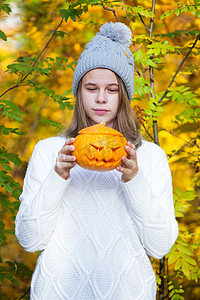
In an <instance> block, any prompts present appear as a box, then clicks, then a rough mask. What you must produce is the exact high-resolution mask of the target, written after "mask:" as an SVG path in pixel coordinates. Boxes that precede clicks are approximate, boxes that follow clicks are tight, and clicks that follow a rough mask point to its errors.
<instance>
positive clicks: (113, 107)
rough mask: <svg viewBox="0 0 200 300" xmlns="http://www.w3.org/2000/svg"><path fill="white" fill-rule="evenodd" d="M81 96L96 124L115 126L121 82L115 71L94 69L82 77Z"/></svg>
mask: <svg viewBox="0 0 200 300" xmlns="http://www.w3.org/2000/svg"><path fill="white" fill-rule="evenodd" d="M81 96H82V101H83V107H84V109H85V113H86V115H87V116H88V117H89V118H90V119H91V120H92V122H93V123H94V124H97V123H101V122H103V121H106V126H109V127H113V121H114V120H115V118H116V116H117V111H118V107H119V84H118V80H117V77H116V75H115V73H114V72H112V71H110V70H108V69H100V68H98V69H93V70H91V71H89V72H88V73H86V74H85V75H84V77H83V79H82V85H81Z"/></svg>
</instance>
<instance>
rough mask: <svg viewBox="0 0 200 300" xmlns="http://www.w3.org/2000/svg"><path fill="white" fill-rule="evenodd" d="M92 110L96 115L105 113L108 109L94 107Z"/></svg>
mask: <svg viewBox="0 0 200 300" xmlns="http://www.w3.org/2000/svg"><path fill="white" fill-rule="evenodd" d="M94 112H95V113H96V114H97V115H105V114H106V113H107V112H108V110H107V109H104V108H96V109H94Z"/></svg>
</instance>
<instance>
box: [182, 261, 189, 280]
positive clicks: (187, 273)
mask: <svg viewBox="0 0 200 300" xmlns="http://www.w3.org/2000/svg"><path fill="white" fill-rule="evenodd" d="M182 270H183V273H184V274H185V276H186V277H189V276H190V268H189V265H188V263H186V262H184V261H183V262H182Z"/></svg>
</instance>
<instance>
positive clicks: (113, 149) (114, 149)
mask: <svg viewBox="0 0 200 300" xmlns="http://www.w3.org/2000/svg"><path fill="white" fill-rule="evenodd" d="M119 148H121V146H119V147H116V148H111V150H112V151H113V152H115V151H116V150H117V149H119Z"/></svg>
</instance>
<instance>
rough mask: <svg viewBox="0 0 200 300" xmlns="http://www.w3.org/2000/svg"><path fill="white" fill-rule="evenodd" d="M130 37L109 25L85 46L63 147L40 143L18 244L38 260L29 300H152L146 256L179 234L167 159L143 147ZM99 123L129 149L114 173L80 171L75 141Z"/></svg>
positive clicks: (56, 140) (163, 249)
mask: <svg viewBox="0 0 200 300" xmlns="http://www.w3.org/2000/svg"><path fill="white" fill-rule="evenodd" d="M130 43H131V31H130V30H129V28H128V27H126V25H124V24H122V23H119V22H117V23H112V22H111V23H106V24H104V25H103V26H102V27H101V28H100V33H97V35H96V36H95V37H94V38H93V39H92V41H91V42H90V43H88V44H87V45H86V49H85V50H84V51H83V53H82V55H81V56H80V58H79V60H78V63H77V67H76V69H75V73H74V80H73V93H74V95H75V96H76V104H75V111H74V116H73V120H72V123H71V125H70V126H69V128H68V129H67V131H66V137H52V138H48V139H45V140H43V141H40V142H39V143H38V144H37V145H36V146H35V148H34V151H33V154H32V157H31V159H30V162H29V166H28V170H27V173H26V177H25V181H24V187H23V192H22V195H21V197H20V200H21V206H20V209H19V212H18V215H17V218H16V236H17V237H18V239H19V242H20V244H21V245H22V246H23V247H24V249H25V250H27V251H29V252H34V251H42V252H41V254H40V256H39V258H38V262H37V266H36V269H35V272H34V274H33V277H32V283H31V299H34V300H36V299H42V300H43V299H44V300H45V299H48V300H49V299H63V300H64V299H70V300H72V299H74V300H86V299H87V300H102V299H106V300H128V299H130V300H136V299H138V300H153V299H154V300H155V299H156V280H155V274H154V272H153V269H152V266H151V263H150V260H149V258H148V255H150V256H152V257H155V258H157V259H160V258H162V257H163V256H164V255H165V254H167V253H168V252H169V251H170V249H171V247H172V245H173V244H174V242H175V240H176V238H177V233H178V227H177V223H176V220H175V216H174V206H173V198H172V184H171V174H170V169H169V165H168V162H167V158H166V155H165V153H164V151H163V150H162V149H161V148H159V147H158V146H157V145H155V144H153V143H150V142H147V141H142V140H141V137H140V135H139V133H138V125H137V122H136V119H135V116H134V114H133V112H132V109H131V107H130V103H129V101H130V100H131V99H132V96H133V88H134V82H133V72H134V62H133V59H132V54H131V52H130V50H129V48H128V46H129V45H130ZM102 121H106V125H107V126H109V127H112V128H115V129H117V130H119V131H120V132H121V133H122V134H123V135H124V136H125V137H126V138H127V140H128V143H127V146H126V151H127V154H128V156H127V158H126V157H122V165H121V166H120V167H118V168H117V169H116V170H113V171H107V172H96V171H90V170H85V169H83V168H81V167H79V166H78V165H77V164H76V157H74V156H72V154H71V152H72V151H73V150H74V146H73V142H74V137H75V136H76V135H77V134H78V131H79V130H80V129H82V128H84V127H87V126H91V125H94V124H97V123H100V122H102Z"/></svg>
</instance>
